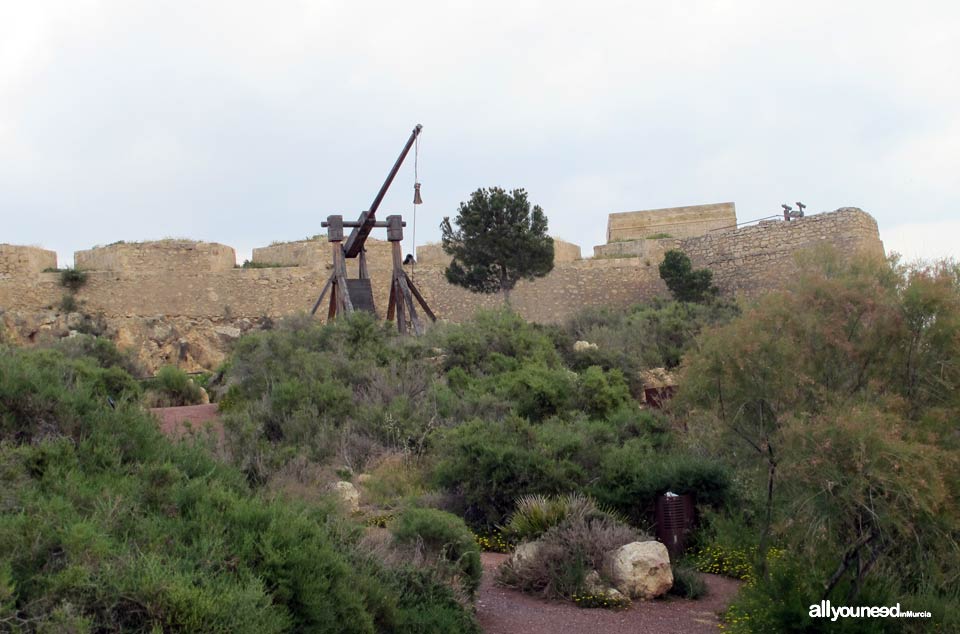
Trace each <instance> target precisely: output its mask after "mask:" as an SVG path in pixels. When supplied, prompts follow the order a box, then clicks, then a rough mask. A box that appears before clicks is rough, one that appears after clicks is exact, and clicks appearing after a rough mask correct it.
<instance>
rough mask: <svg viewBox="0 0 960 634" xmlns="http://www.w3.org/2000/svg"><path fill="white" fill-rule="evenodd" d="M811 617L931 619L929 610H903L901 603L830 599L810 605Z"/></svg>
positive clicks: (832, 618) (834, 618)
mask: <svg viewBox="0 0 960 634" xmlns="http://www.w3.org/2000/svg"><path fill="white" fill-rule="evenodd" d="M810 618H814V619H830V620H831V621H836V620H837V619H863V618H874V619H876V618H881V619H885V618H894V619H904V618H906V619H929V618H930V613H929V612H914V611H913V610H901V609H900V604H899V603H898V604H896V605H885V606H883V607H877V606H865V605H858V606H854V607H851V606H849V605H840V606H833V605H830V601H829V600H826V601H821V602H820V603H815V604H813V605H811V606H810Z"/></svg>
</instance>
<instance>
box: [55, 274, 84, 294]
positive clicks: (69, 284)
mask: <svg viewBox="0 0 960 634" xmlns="http://www.w3.org/2000/svg"><path fill="white" fill-rule="evenodd" d="M86 283H87V272H86V271H81V270H79V269H63V270H62V271H60V285H61V286H63V287H64V288H69V289H70V290H71V291H75V290H77V289H79V288H80V287H81V286H83V285H84V284H86Z"/></svg>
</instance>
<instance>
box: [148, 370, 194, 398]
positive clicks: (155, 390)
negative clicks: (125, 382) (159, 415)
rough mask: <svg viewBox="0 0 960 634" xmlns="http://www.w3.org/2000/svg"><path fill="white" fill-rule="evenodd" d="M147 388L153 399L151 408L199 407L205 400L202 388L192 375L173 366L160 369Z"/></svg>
mask: <svg viewBox="0 0 960 634" xmlns="http://www.w3.org/2000/svg"><path fill="white" fill-rule="evenodd" d="M147 388H148V389H149V390H150V395H151V397H152V398H151V399H150V400H151V403H150V405H151V407H179V406H182V405H197V404H199V403H201V402H202V399H203V393H202V391H201V388H200V386H199V385H197V383H196V382H194V380H193V379H191V378H190V375H189V374H187V373H186V372H184V371H183V370H181V369H180V368H178V367H176V366H172V365H166V366H164V367H162V368H160V370H159V371H157V375H156V376H155V377H154V378H153V379H151V380H150V381H148V382H147Z"/></svg>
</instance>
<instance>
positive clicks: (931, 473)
mask: <svg viewBox="0 0 960 634" xmlns="http://www.w3.org/2000/svg"><path fill="white" fill-rule="evenodd" d="M803 271H804V272H803V273H802V275H801V276H800V279H799V280H798V281H797V284H796V285H795V287H794V288H793V289H792V290H791V292H789V293H782V294H774V295H770V296H767V297H766V298H764V299H763V300H762V301H761V302H759V304H758V305H757V306H756V307H754V308H752V309H750V310H749V311H747V312H746V313H745V314H744V315H743V316H742V317H741V318H740V319H737V320H735V321H733V322H731V323H730V324H728V325H726V326H724V327H721V328H719V329H717V330H715V331H713V332H711V333H710V334H709V336H707V337H704V338H703V339H702V341H701V346H700V347H699V349H698V350H697V351H696V352H695V353H694V354H692V355H691V356H690V358H689V359H690V362H689V366H688V368H687V371H686V374H685V376H686V380H685V381H684V382H683V384H682V387H681V391H680V395H679V400H678V401H677V404H678V405H679V406H680V408H681V410H682V412H683V413H684V414H689V415H690V417H691V418H690V419H689V421H688V426H689V428H690V429H691V431H692V432H693V433H694V434H697V435H702V437H703V439H704V440H703V442H706V443H710V444H711V445H712V446H713V447H714V450H715V451H716V452H717V453H720V454H721V455H725V456H726V457H727V459H729V460H731V462H732V463H733V464H736V466H737V467H738V470H739V471H740V475H741V477H742V478H743V480H744V481H745V482H749V483H751V484H753V486H755V487H756V490H757V497H760V496H761V495H762V496H763V497H764V498H765V503H764V506H765V510H764V511H763V514H764V516H765V517H766V519H764V520H763V522H762V524H761V528H762V530H761V531H760V532H761V541H760V546H761V547H760V548H759V550H758V559H759V560H760V564H761V569H760V572H761V575H762V574H763V569H762V565H763V563H764V559H765V552H764V551H765V548H764V544H765V542H767V541H769V540H771V539H772V540H776V541H779V542H782V543H790V544H791V548H792V549H794V550H795V551H796V552H797V553H798V554H799V553H803V554H804V555H805V556H807V557H808V558H809V560H810V561H812V562H815V563H814V564H813V565H812V566H811V569H812V570H816V571H817V574H819V575H820V583H821V584H822V585H823V586H824V587H825V588H826V590H825V591H823V593H825V594H826V595H827V596H833V597H834V598H835V599H840V598H842V597H838V596H837V595H835V594H834V593H837V592H840V590H839V586H841V585H844V584H847V582H848V581H849V580H850V579H852V582H850V583H849V584H847V585H845V587H846V588H847V590H846V591H847V592H849V596H848V597H847V598H846V600H847V601H848V602H851V601H852V600H854V599H855V598H856V597H857V595H858V593H860V592H861V591H862V590H863V589H864V587H865V584H866V583H867V581H869V577H870V575H872V574H880V575H882V574H884V570H885V567H886V566H890V567H891V570H896V571H897V575H898V577H899V578H900V579H902V580H903V591H906V592H913V591H914V590H915V589H916V588H917V587H919V585H920V584H921V583H923V582H924V581H926V580H930V579H936V580H937V583H938V584H940V585H942V586H944V587H947V586H950V585H953V584H956V582H957V580H958V577H957V573H956V571H957V570H958V569H960V546H958V539H957V535H958V530H960V529H958V527H960V517H958V514H957V511H956V509H957V506H956V499H957V495H958V489H957V487H956V485H955V484H954V483H956V482H957V481H960V464H958V460H957V454H956V453H955V452H953V453H952V452H951V451H949V450H948V447H949V446H950V442H951V441H950V438H951V432H950V431H949V430H950V429H952V427H951V424H950V423H949V422H948V420H951V419H953V420H955V419H956V412H957V405H958V403H957V400H956V398H955V394H956V392H957V388H958V387H960V372H956V371H955V370H956V364H955V363H953V361H952V359H956V358H957V357H958V356H960V284H958V281H957V280H958V275H957V271H956V269H955V268H951V267H949V266H946V265H935V266H932V267H923V268H919V269H917V268H912V269H911V268H908V269H903V268H899V269H898V268H895V267H891V266H890V265H889V264H887V263H883V262H876V261H862V262H859V261H854V262H848V263H844V262H843V261H842V260H840V259H838V258H837V257H836V256H835V255H834V254H830V253H822V254H819V255H818V258H817V262H816V264H815V265H807V266H806V267H805V268H804V269H803ZM948 412H950V413H948ZM743 450H747V453H746V454H744V453H743ZM735 452H736V453H735ZM734 456H736V457H734ZM761 491H762V493H760V492H761ZM933 552H937V553H938V554H937V555H936V556H932V555H931V553H933ZM857 560H860V561H869V562H872V563H871V564H870V565H869V566H866V565H853V564H852V562H854V561H857ZM835 574H836V575H838V576H835Z"/></svg>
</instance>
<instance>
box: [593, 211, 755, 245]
mask: <svg viewBox="0 0 960 634" xmlns="http://www.w3.org/2000/svg"><path fill="white" fill-rule="evenodd" d="M736 224H737V211H736V208H735V206H734V204H733V203H713V204H709V205H691V206H689V207H669V208H667V209H647V210H645V211H627V212H622V213H615V214H610V218H609V219H608V220H607V243H608V244H609V243H612V242H621V241H624V240H643V239H647V238H650V237H651V236H656V235H663V234H666V236H669V237H672V238H691V237H693V236H699V235H703V234H705V233H707V232H710V231H717V230H722V229H728V228H731V227H733V226H734V225H736Z"/></svg>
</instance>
